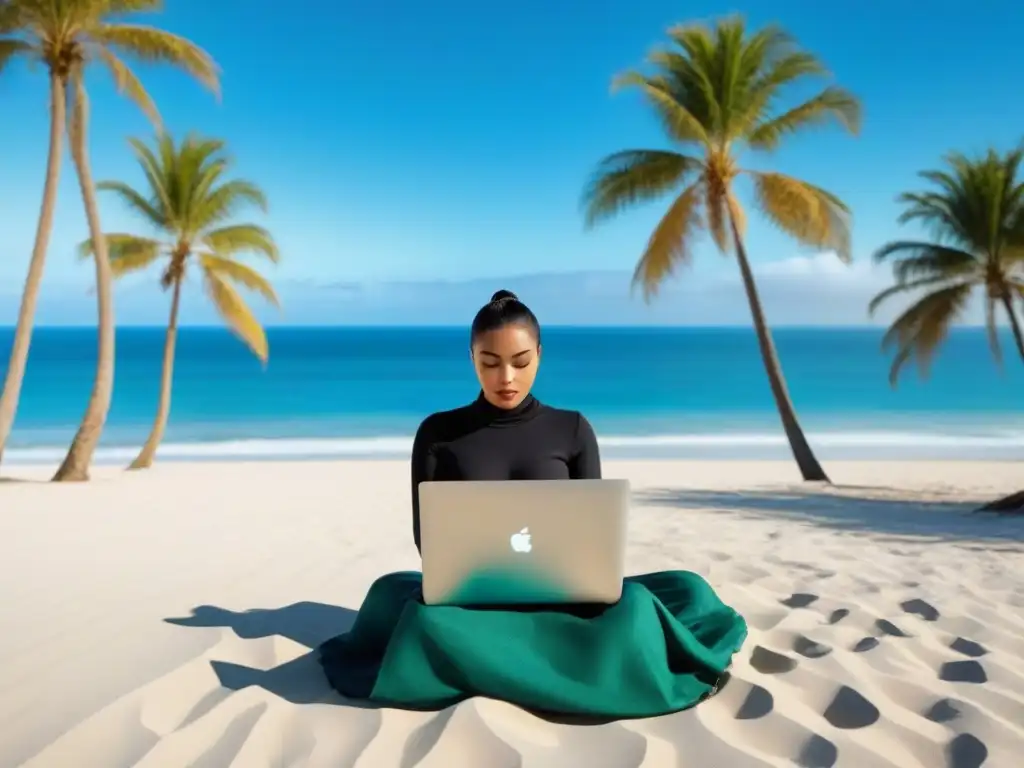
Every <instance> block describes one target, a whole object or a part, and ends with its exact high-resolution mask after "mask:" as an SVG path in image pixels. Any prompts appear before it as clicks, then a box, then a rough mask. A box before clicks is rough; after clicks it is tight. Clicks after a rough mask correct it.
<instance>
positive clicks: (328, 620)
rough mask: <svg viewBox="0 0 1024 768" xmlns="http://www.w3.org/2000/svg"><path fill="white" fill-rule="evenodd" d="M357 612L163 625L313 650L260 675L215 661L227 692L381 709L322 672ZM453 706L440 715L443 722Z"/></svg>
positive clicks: (207, 617)
mask: <svg viewBox="0 0 1024 768" xmlns="http://www.w3.org/2000/svg"><path fill="white" fill-rule="evenodd" d="M355 618H356V611H353V610H352V609H351V608H341V607H338V606H334V605H326V604H324V603H314V602H302V603H293V604H292V605H287V606H285V607H283V608H254V609H251V610H247V611H237V612H236V611H229V610H227V609H225V608H218V607H216V606H212V605H201V606H198V607H196V608H193V609H192V615H191V616H185V617H181V618H166V619H164V621H165V622H167V623H168V624H174V625H176V626H179V627H206V628H210V627H223V628H226V629H230V630H232V631H233V632H234V633H235V634H236V635H237V636H238V637H240V638H242V639H245V640H256V639H260V638H272V637H274V636H280V637H285V638H288V639H289V640H293V641H295V642H296V643H299V644H300V645H304V646H305V647H307V648H309V649H310V652H309V653H305V654H303V655H302V656H300V657H299V658H297V659H294V660H292V661H289V662H286V663H284V664H280V665H278V666H276V667H274V668H273V669H268V670H262V669H254V668H252V667H247V666H244V665H242V664H234V663H231V662H227V661H211V662H210V666H211V667H212V669H213V671H214V673H215V674H216V675H217V679H218V681H219V682H220V684H221V686H222V687H223V688H225V689H226V690H228V691H240V690H242V689H244V688H248V687H250V686H257V687H259V688H262V689H264V690H265V691H267V692H268V693H271V694H273V695H275V696H278V697H280V698H282V699H284V700H286V701H290V702H292V703H293V704H335V705H338V706H345V707H356V708H359V709H381V708H382V707H381V706H380V705H377V704H375V703H373V702H369V701H360V700H358V699H348V698H345V697H344V696H342V695H340V694H339V693H338V692H337V691H335V690H334V689H333V688H332V687H331V686H330V685H329V684H328V682H327V678H326V676H325V675H324V672H323V669H322V668H321V667H320V661H319V658H318V651H317V649H318V648H319V646H320V645H321V644H322V643H323V642H324V641H326V640H329V639H331V638H332V637H336V636H337V635H341V634H344V633H345V632H348V631H349V630H350V629H351V628H352V624H353V623H354V622H355ZM452 710H453V707H447V708H445V709H444V710H441V712H442V713H447V714H445V719H447V717H450V716H451V712H452ZM532 714H534V715H536V716H537V717H539V718H541V719H543V720H547V721H548V722H550V723H554V724H559V725H584V726H597V725H605V724H607V723H611V722H615V721H616V720H617V719H616V718H603V717H586V716H576V715H559V714H555V713H548V712H533V713H532Z"/></svg>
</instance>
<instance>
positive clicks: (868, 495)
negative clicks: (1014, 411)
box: [633, 486, 1024, 551]
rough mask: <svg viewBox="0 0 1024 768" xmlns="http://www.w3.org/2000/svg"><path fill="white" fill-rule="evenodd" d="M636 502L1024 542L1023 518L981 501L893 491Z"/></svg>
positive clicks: (665, 494) (708, 495) (662, 491)
mask: <svg viewBox="0 0 1024 768" xmlns="http://www.w3.org/2000/svg"><path fill="white" fill-rule="evenodd" d="M633 501H634V503H635V504H637V505H641V506H643V505H646V506H658V507H679V508H683V509H712V510H715V511H720V512H724V513H727V514H732V515H735V516H738V517H741V518H746V519H756V520H794V521H801V522H805V523H808V524H811V525H817V526H821V527H823V528H832V529H836V530H841V531H848V532H851V533H882V534H888V535H891V536H910V537H926V538H933V539H942V540H950V541H964V542H967V541H988V540H995V541H1022V540H1024V519H1022V518H1011V517H1002V516H992V515H990V514H986V513H978V512H977V509H978V502H964V501H944V500H932V501H922V500H920V499H915V498H913V497H911V496H910V495H909V494H908V493H907V492H906V491H900V490H897V489H888V488H864V487H860V486H821V487H816V486H808V487H795V488H790V489H784V490H779V489H764V490H751V491H742V492H740V491H736V492H732V491H702V490H690V489H679V488H654V489H651V490H648V491H637V492H635V493H634V494H633ZM1012 551H1018V548H1013V549H1012Z"/></svg>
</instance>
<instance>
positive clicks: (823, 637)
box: [0, 461, 1024, 768]
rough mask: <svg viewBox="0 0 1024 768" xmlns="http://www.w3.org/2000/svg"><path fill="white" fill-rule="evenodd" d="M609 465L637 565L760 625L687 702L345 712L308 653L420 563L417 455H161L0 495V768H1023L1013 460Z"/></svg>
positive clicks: (37, 475) (354, 707) (1023, 603)
mask: <svg viewBox="0 0 1024 768" xmlns="http://www.w3.org/2000/svg"><path fill="white" fill-rule="evenodd" d="M47 469H49V468H40V469H39V470H23V471H21V472H19V474H23V475H25V476H26V478H29V479H38V480H45V479H46V477H47ZM606 470H607V474H608V475H609V476H612V477H627V478H629V479H630V480H631V481H632V484H633V488H634V492H635V498H634V504H633V510H632V518H631V520H630V538H629V546H628V568H629V571H630V572H631V573H632V572H637V571H650V570H657V569H661V568H685V569H689V570H693V571H696V572H698V573H700V574H702V575H703V576H705V577H706V578H707V579H709V581H710V582H711V583H712V584H713V585H714V587H715V588H716V589H717V590H719V592H720V594H721V595H722V597H723V599H725V600H727V601H728V602H729V603H730V604H731V605H733V606H735V607H736V608H737V610H739V611H741V612H742V613H743V615H744V616H745V617H746V618H747V621H748V624H749V629H750V635H749V638H748V640H747V642H746V644H745V646H744V649H743V651H742V652H741V653H740V654H738V655H737V656H736V658H735V661H734V665H733V668H732V669H731V670H730V676H729V679H728V681H727V682H726V683H725V685H724V686H723V687H722V689H721V690H720V691H719V692H718V694H717V695H715V696H714V697H713V698H711V699H710V700H708V701H706V702H704V703H702V704H700V705H698V706H697V707H695V708H693V709H690V710H687V711H683V712H680V713H678V714H672V715H667V716H663V717H658V718H652V719H642V720H625V721H621V722H611V723H583V724H580V723H579V722H573V721H569V722H564V721H558V720H557V718H551V717H547V718H542V717H538V716H535V715H533V714H529V713H527V712H525V711H523V710H520V709H518V708H516V707H515V706H513V705H511V704H506V703H503V702H500V701H495V700H491V699H472V700H470V701H467V702H464V703H462V704H458V705H456V706H453V707H450V708H446V709H444V710H441V711H439V712H409V711H403V710H400V709H391V708H375V707H373V706H367V705H365V704H362V703H359V702H346V701H344V700H342V699H341V698H340V697H339V696H337V694H335V693H334V692H333V691H331V690H330V689H329V688H328V686H327V684H326V682H325V681H324V679H323V675H322V674H321V672H320V669H319V666H318V665H317V663H316V661H315V659H314V658H313V656H314V653H313V651H314V649H315V648H316V647H317V645H319V643H321V642H322V641H323V640H325V639H327V638H329V637H331V636H333V635H335V634H337V633H339V632H342V631H344V630H345V628H346V627H348V626H349V625H350V624H351V622H352V619H353V612H354V611H355V610H356V609H358V607H359V604H360V602H361V601H362V599H363V597H364V595H365V593H366V590H367V588H368V587H369V585H370V583H371V582H372V581H373V580H374V579H376V578H377V577H378V576H380V575H381V574H382V573H385V572H388V571H394V570H401V569H411V568H416V567H417V565H418V557H417V555H416V550H415V548H414V547H413V545H412V540H411V538H410V536H409V530H408V525H409V521H408V515H409V509H408V488H407V475H408V466H407V464H406V463H405V462H392V461H372V462H366V461H330V462H322V461H303V462H284V463H274V462H251V463H235V464H226V463H216V462H209V463H202V464H188V463H172V462H168V463H163V464H160V465H158V466H157V467H155V468H154V470H153V471H152V472H151V473H131V474H128V475H125V474H121V473H119V472H118V471H117V470H115V469H114V468H110V469H100V470H97V472H96V479H95V481H94V482H92V483H90V484H88V485H85V486H72V487H68V486H61V485H50V484H45V483H34V482H24V483H9V484H5V485H3V486H2V487H0V493H2V494H3V510H4V513H3V517H2V519H0V524H2V525H3V536H2V541H3V557H2V558H0V569H2V572H0V576H2V579H3V583H4V585H5V586H4V615H5V626H6V627H11V628H14V631H8V632H5V633H4V634H3V636H2V639H0V654H2V658H3V664H2V665H0V691H3V694H2V695H0V719H2V721H3V724H4V727H3V728H2V729H0V755H2V756H3V760H2V761H0V762H2V763H3V764H4V765H26V766H32V767H33V768H36V767H37V766H38V767H40V768H51V766H64V765H76V766H96V767H97V768H100V767H101V766H102V767H103V768H107V767H109V766H114V765H138V766H159V767H160V768H163V767H164V766H189V765H201V766H235V767H236V768H249V767H250V766H253V767H255V766H271V765H306V766H337V765H351V766H356V767H357V768H362V767H363V766H366V767H369V766H374V767H376V766H399V765H416V766H444V767H445V768H462V767H465V768H477V767H478V766H481V765H488V766H496V767H504V766H517V765H528V766H567V767H569V766H580V767H581V768H583V767H584V766H607V768H633V767H638V766H644V767H645V768H661V767H662V766H713V765H723V766H725V765H728V766H737V768H739V767H740V766H783V765H815V766H858V767H859V768H860V767H862V768H873V767H874V766H885V767H886V768H888V767H890V766H899V767H900V768H908V767H911V766H913V767H915V768H916V767H918V766H919V767H920V768H934V767H935V766H957V768H965V767H966V766H982V765H984V766H1007V767H1009V766H1013V765H1014V764H1015V762H1014V761H1015V759H1016V758H1015V755H1019V754H1020V751H1021V750H1022V749H1024V729H1022V728H1021V716H1022V711H1024V647H1022V641H1021V638H1022V636H1024V600H1022V595H1024V578H1022V576H1021V573H1020V568H1019V563H1020V562H1021V558H1022V549H1024V547H1022V545H1021V541H1020V526H1019V520H1015V519H1012V518H993V517H992V516H987V515H971V514H969V513H970V511H971V510H972V509H974V508H975V507H976V506H977V504H978V502H979V501H981V500H984V499H987V498H990V497H992V496H993V495H996V494H999V493H1003V492H1007V491H1010V490H1013V489H1014V488H1015V484H1019V480H1020V477H1019V465H1018V464H1016V463H1015V462H1005V463H1000V462H983V463H980V462H884V463H879V462H849V463H843V462H834V463H831V464H830V470H831V471H832V472H833V474H834V475H835V478H834V479H835V482H836V484H837V485H836V487H835V488H831V489H829V488H824V487H808V486H806V485H804V484H802V483H800V478H799V474H798V473H797V472H796V470H795V468H794V467H793V466H792V463H791V462H728V461H726V462H685V461H660V462H659V461H625V462H616V461H611V462H607V463H606ZM154 521H159V523H155V522H154ZM510 663H514V662H512V661H511V660H510Z"/></svg>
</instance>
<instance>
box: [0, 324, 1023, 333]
mask: <svg viewBox="0 0 1024 768" xmlns="http://www.w3.org/2000/svg"><path fill="white" fill-rule="evenodd" d="M469 326H470V322H469V321H467V322H466V323H451V324H442V325H433V324H410V323H388V324H379V323H373V324H369V323H368V324H360V323H329V324H307V323H269V322H268V323H264V325H263V327H264V328H265V329H267V330H272V329H282V330H310V331H316V330H340V329H352V330H359V331H373V330H396V329H401V330H407V329H408V330H423V331H454V330H467V329H468V328H469ZM541 326H542V328H543V329H545V330H566V331H618V330H626V331H681V330H696V331H736V330H750V331H753V328H752V327H751V325H750V324H749V323H746V324H743V323H738V324H736V325H697V324H692V323H686V324H684V323H680V324H671V323H659V324H654V325H643V324H637V323H617V324H612V325H598V324H594V323H586V324H582V325H570V324H566V323H542V324H541ZM95 327H96V325H95V323H93V324H89V323H80V324H77V323H60V324H57V323H53V324H51V323H47V324H37V325H35V326H33V331H46V330H91V329H94V328H95ZM886 327H887V326H886V325H884V324H882V323H879V324H865V325H850V324H844V325H804V324H794V325H789V324H785V323H780V324H777V325H773V326H772V327H771V330H772V331H773V332H774V331H778V330H785V331H827V332H844V331H848V332H853V331H884V330H885V328H886ZM15 328H16V326H14V325H9V324H8V325H4V324H0V332H13V331H14V330H15ZM117 328H118V329H131V330H159V331H164V330H166V329H167V326H166V325H160V324H135V323H122V324H118V325H117ZM984 328H985V326H984V325H980V324H971V323H963V324H959V325H953V326H952V327H951V328H950V330H951V331H952V332H957V331H963V330H972V331H978V330H984ZM998 328H999V329H1000V331H1006V332H1009V330H1010V328H1009V326H1003V325H999V326H998ZM178 329H179V330H190V331H229V329H228V328H227V327H226V326H224V325H218V324H205V323H204V324H196V325H193V324H189V323H182V324H179V325H178Z"/></svg>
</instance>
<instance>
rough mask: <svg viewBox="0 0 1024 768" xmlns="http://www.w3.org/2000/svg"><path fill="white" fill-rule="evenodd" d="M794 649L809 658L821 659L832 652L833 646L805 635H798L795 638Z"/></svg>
mask: <svg viewBox="0 0 1024 768" xmlns="http://www.w3.org/2000/svg"><path fill="white" fill-rule="evenodd" d="M793 650H794V651H795V652H796V653H799V654H800V655H801V656H804V657H806V658H808V659H820V658H822V657H824V656H828V655H829V654H830V653H832V647H831V646H828V645H825V644H824V643H816V642H815V641H814V640H811V639H810V638H809V637H805V636H804V635H797V636H796V637H795V638H793Z"/></svg>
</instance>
